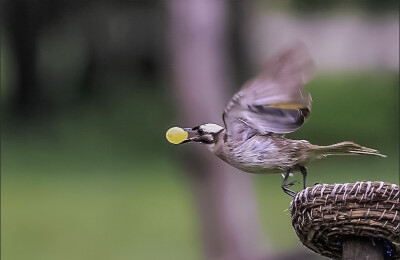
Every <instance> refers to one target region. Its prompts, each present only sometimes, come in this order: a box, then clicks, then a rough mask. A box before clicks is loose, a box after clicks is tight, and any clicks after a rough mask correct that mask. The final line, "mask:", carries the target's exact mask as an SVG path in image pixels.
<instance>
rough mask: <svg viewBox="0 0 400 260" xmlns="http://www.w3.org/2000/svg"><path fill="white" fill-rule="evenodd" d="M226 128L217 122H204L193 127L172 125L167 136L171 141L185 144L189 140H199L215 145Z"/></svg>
mask: <svg viewBox="0 0 400 260" xmlns="http://www.w3.org/2000/svg"><path fill="white" fill-rule="evenodd" d="M222 130H224V128H223V127H222V126H220V125H217V124H211V123H208V124H203V125H199V126H195V127H193V128H180V127H172V128H170V129H169V130H168V131H167V133H166V137H167V140H168V141H169V142H170V143H173V144H184V143H188V142H198V143H203V144H208V145H214V144H215V143H216V142H217V141H218V136H219V134H220V133H221V131H222Z"/></svg>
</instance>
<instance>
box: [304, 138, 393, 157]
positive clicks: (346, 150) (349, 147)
mask: <svg viewBox="0 0 400 260" xmlns="http://www.w3.org/2000/svg"><path fill="white" fill-rule="evenodd" d="M311 151H312V152H313V153H314V156H315V157H317V158H321V157H325V156H328V155H351V154H368V155H375V156H380V157H386V155H383V154H381V153H379V151H378V150H375V149H371V148H367V147H364V146H361V145H359V144H356V143H353V142H349V141H346V142H341V143H337V144H332V145H328V146H318V145H313V147H312V148H311Z"/></svg>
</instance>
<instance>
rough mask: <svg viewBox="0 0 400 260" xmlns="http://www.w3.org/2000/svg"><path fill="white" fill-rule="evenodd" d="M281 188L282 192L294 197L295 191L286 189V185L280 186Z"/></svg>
mask: <svg viewBox="0 0 400 260" xmlns="http://www.w3.org/2000/svg"><path fill="white" fill-rule="evenodd" d="M289 184H290V183H289ZM282 190H283V192H285V193H286V194H287V195H289V196H290V197H292V198H294V197H295V196H296V192H294V191H292V190H290V189H288V186H282Z"/></svg>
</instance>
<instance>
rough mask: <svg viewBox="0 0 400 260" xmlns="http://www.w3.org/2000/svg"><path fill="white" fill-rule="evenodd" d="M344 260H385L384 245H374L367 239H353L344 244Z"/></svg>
mask: <svg viewBox="0 0 400 260" xmlns="http://www.w3.org/2000/svg"><path fill="white" fill-rule="evenodd" d="M342 259H343V260H367V259H371V260H372V259H373V260H383V259H384V251H383V246H382V244H375V245H374V244H373V243H372V241H371V240H369V239H367V238H351V239H348V240H345V241H344V242H343V258H342Z"/></svg>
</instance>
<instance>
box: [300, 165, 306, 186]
mask: <svg viewBox="0 0 400 260" xmlns="http://www.w3.org/2000/svg"><path fill="white" fill-rule="evenodd" d="M300 172H301V174H302V175H303V188H304V189H305V188H307V168H306V167H304V166H300Z"/></svg>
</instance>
